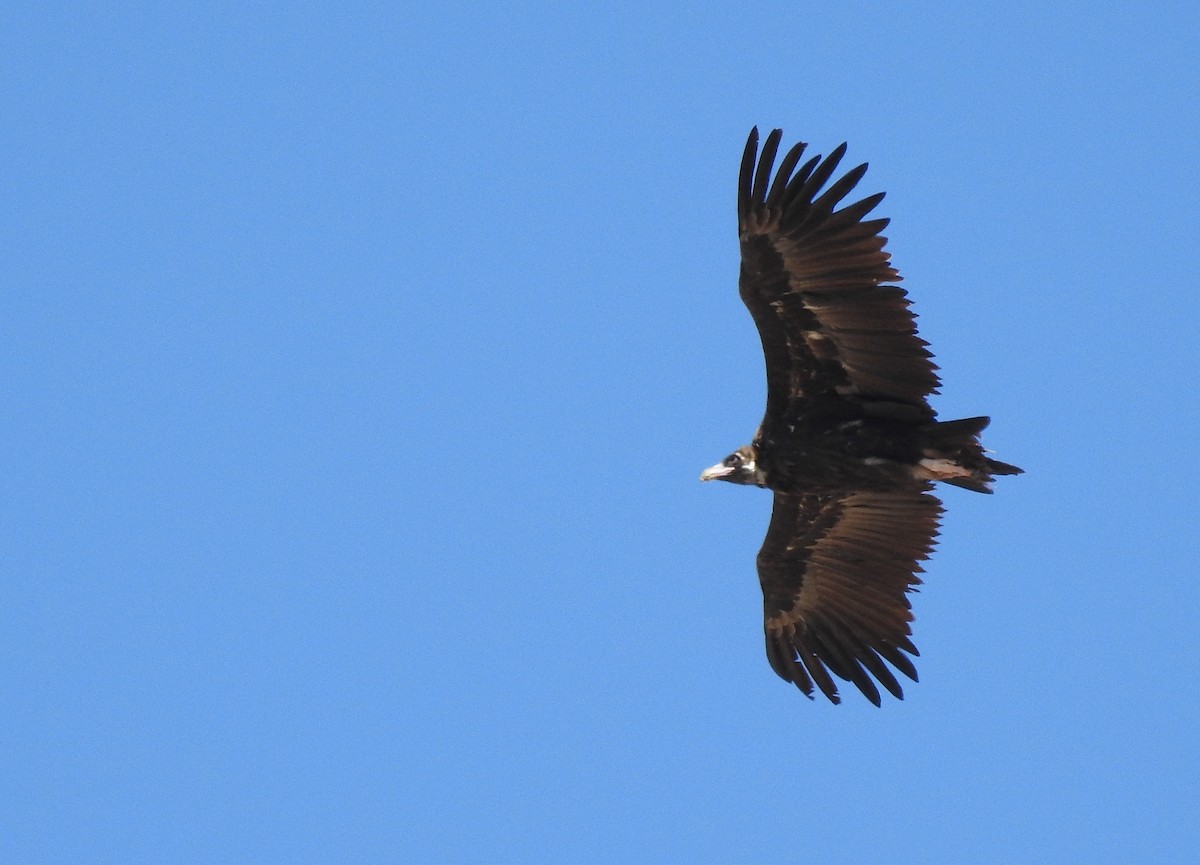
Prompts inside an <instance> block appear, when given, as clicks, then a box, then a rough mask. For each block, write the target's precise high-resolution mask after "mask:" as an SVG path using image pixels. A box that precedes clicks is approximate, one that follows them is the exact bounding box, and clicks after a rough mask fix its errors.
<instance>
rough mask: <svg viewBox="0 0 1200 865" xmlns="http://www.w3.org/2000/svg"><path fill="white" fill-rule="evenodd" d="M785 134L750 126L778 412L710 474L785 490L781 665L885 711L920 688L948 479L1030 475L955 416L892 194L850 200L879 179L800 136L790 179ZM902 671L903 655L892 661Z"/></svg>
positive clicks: (775, 662)
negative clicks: (908, 684)
mask: <svg viewBox="0 0 1200 865" xmlns="http://www.w3.org/2000/svg"><path fill="white" fill-rule="evenodd" d="M781 137H782V132H781V131H780V130H778V129H776V130H774V131H772V132H771V134H770V135H768V136H767V138H766V141H764V142H763V146H762V151H761V153H760V152H759V150H758V129H757V128H755V129H753V130H751V132H750V138H749V140H748V141H747V142H746V150H745V153H744V154H743V156H742V168H741V174H740V176H739V178H738V202H737V211H738V237H739V240H740V241H741V252H742V261H741V273H740V277H739V287H740V293H741V296H742V301H743V302H744V303H745V304H746V306H747V308H749V310H750V315H751V316H752V317H753V318H754V323H755V325H756V326H757V327H758V333H759V336H760V337H761V339H762V347H763V354H764V355H765V357H766V366H767V406H766V412H765V413H764V416H763V419H762V423H761V424H760V425H759V428H758V431H757V432H756V433H755V435H754V439H753V440H752V441H751V442H750V444H748V445H745V446H744V447H740V448H738V449H737V450H736V451H734V452H733V453H732V454H730V455H729V456H728V457H726V458H725V459H724V460H723V461H721V462H720V463H717V465H715V466H712V467H711V468H708V469H705V470H704V472H703V473H702V474H701V475H700V479H701V480H702V481H709V480H722V481H728V482H730V483H736V484H753V485H755V486H759V487H764V488H766V489H769V490H771V491H773V493H774V496H775V501H774V507H773V509H772V512H771V524H770V526H769V527H768V529H767V536H766V539H765V540H764V542H763V545H762V549H761V550H760V551H759V554H758V575H759V581H760V582H761V584H762V590H763V608H764V630H765V633H766V644H767V659H768V660H769V661H770V663H771V667H772V668H773V669H774V670H775V672H776V673H778V674H779V676H780V677H781V678H783V679H784V680H786V681H788V682H792V683H794V684H795V685H796V687H798V688H799V689H800V690H801V691H803V692H804V694H806V695H807V696H808V697H809V698H812V696H813V690H814V686H815V687H816V688H817V689H819V690H820V691H821V693H822V694H824V695H825V696H826V697H828V698H829V699H830V700H831V701H832V702H834V703H838V702H840V697H839V695H838V689H837V685H836V684H835V682H834V677H837V678H838V679H842V680H844V681H848V682H852V683H853V684H854V685H855V686H856V687H857V688H858V690H859V691H861V692H862V693H863V695H864V696H866V698H867V699H868V700H870V701H871V702H872V703H874V704H875V705H876V706H878V705H880V695H879V688H878V687H877V685H882V686H883V687H884V688H885V689H886V690H887V691H889V692H890V693H891V694H892V695H894V696H895V697H896V698H897V699H903V697H904V691H903V690H902V689H901V687H900V684H899V682H898V681H897V680H896V676H895V674H894V672H893V670H895V671H898V672H900V673H903V674H904V675H905V676H907V677H908V678H909V679H912V680H913V681H914V682H915V681H916V680H917V671H916V668H915V667H914V666H913V662H912V660H911V658H910V657H909V656H913V657H916V656H917V655H918V654H919V653H918V652H917V649H916V646H914V645H913V643H912V640H911V636H912V630H911V628H910V622H911V621H912V618H913V616H912V609H911V605H910V603H909V600H908V592H909V591H911V590H913V588H914V587H915V586H917V585H918V584H920V582H921V580H920V577H918V576H917V574H918V573H919V572H921V570H922V568H921V565H920V563H921V562H922V561H923V560H925V559H926V558H928V557H929V554H930V552H931V551H932V549H933V546H934V544H935V540H934V539H935V537H936V536H937V532H938V521H939V518H940V516H941V513H942V504H941V502H940V501H939V500H938V499H937V497H936V496H934V494H933V492H932V490H933V487H934V483H935V482H937V481H941V482H944V483H948V484H952V485H954V486H957V487H963V488H965V489H968V490H974V491H975V492H980V493H990V492H991V491H992V481H993V476H994V475H1015V474H1020V473H1021V469H1019V468H1017V467H1016V466H1012V465H1009V464H1007V463H1002V462H999V461H998V460H994V459H991V458H990V457H988V456H987V455H986V454H985V452H984V450H983V446H982V445H981V444H980V440H979V435H980V433H981V432H982V431H983V429H984V427H986V426H987V425H988V420H989V419H988V418H986V417H973V418H966V419H964V420H952V421H939V420H937V415H936V412H934V410H933V409H932V408H931V407H930V405H929V399H928V398H929V395H930V394H933V393H936V392H937V388H938V385H939V381H938V377H937V372H936V370H937V367H936V366H935V365H934V363H933V361H932V359H931V358H932V355H931V354H930V353H929V351H928V350H927V348H926V346H927V345H928V343H926V342H925V341H924V340H922V339H921V338H920V337H918V336H917V329H916V323H915V320H914V316H913V314H912V312H911V311H910V310H909V299H908V295H907V293H906V292H905V291H904V289H902V288H900V287H898V286H897V285H895V283H897V282H899V281H900V275H899V273H897V272H896V270H895V269H894V268H893V267H892V266H891V263H890V259H891V256H890V254H889V253H888V252H886V251H885V250H884V246H885V244H886V238H884V237H883V236H882V235H881V234H880V232H881V231H883V229H884V228H885V227H886V226H887V224H888V220H886V219H867V218H866V217H867V215H868V214H869V213H870V212H871V211H872V210H874V209H875V207H876V206H877V205H878V204H879V202H880V201H882V200H883V193H878V194H876V195H872V196H869V197H867V198H864V199H862V200H861V201H857V202H855V203H853V204H848V205H845V206H840V205H841V203H842V201H843V199H845V198H846V196H847V195H849V194H850V192H851V190H853V189H854V187H855V186H856V185H857V184H858V182H859V181H860V180H861V179H862V177H863V175H864V174H865V173H866V170H867V166H866V165H865V164H864V165H860V166H858V167H857V168H854V169H851V170H850V171H848V172H846V173H845V174H844V175H843V176H842V177H841V178H840V179H838V180H836V181H835V182H833V183H829V181H830V178H832V177H833V176H834V173H835V171H836V170H837V167H838V164H839V163H840V162H841V160H842V157H843V156H844V155H845V152H846V145H845V144H842V145H841V146H840V147H838V148H836V149H835V150H834V151H833V152H832V153H830V154H829V156H827V157H825V158H823V159H822V158H821V157H820V156H814V157H812V158H811V159H808V160H807V161H805V162H804V164H803V165H801V164H800V160H801V159H802V158H803V156H804V151H805V148H806V145H805V144H797V145H796V146H795V147H793V148H792V149H791V150H789V151H788V152H787V154H786V155H785V156H784V157H783V161H782V162H781V163H780V164H779V168H778V170H777V171H775V173H774V176H773V177H772V165H773V164H774V162H775V157H776V155H777V153H778V150H779V143H780V139H781ZM889 665H890V666H889Z"/></svg>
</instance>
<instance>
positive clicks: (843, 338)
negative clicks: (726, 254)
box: [738, 128, 938, 421]
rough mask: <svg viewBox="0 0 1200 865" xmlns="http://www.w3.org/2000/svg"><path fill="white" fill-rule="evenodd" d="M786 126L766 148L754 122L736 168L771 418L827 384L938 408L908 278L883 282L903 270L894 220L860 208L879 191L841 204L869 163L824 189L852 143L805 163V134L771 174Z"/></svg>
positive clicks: (746, 287)
mask: <svg viewBox="0 0 1200 865" xmlns="http://www.w3.org/2000/svg"><path fill="white" fill-rule="evenodd" d="M781 135H782V133H781V132H780V130H778V129H776V130H774V131H772V132H771V134H770V135H768V136H767V140H766V141H765V142H763V148H762V152H761V153H758V152H757V151H758V129H757V128H756V129H753V130H751V132H750V138H749V140H748V141H747V142H746V150H745V153H744V155H743V157H742V170H741V175H740V178H739V180H738V234H739V237H740V239H741V247H742V267H741V277H740V290H741V296H742V300H743V301H744V302H745V304H746V306H747V307H748V308H749V309H750V314H751V315H752V316H754V323H755V324H756V325H757V326H758V332H759V335H760V336H761V338H762V344H763V353H764V354H765V355H766V362H767V410H766V418H767V421H770V420H771V419H778V418H783V417H785V416H787V415H789V414H791V413H792V412H793V411H794V410H795V408H796V403H797V402H798V401H803V400H804V399H806V398H813V397H819V396H821V395H826V394H836V395H839V396H843V397H860V398H862V399H864V400H868V401H884V402H889V403H900V404H903V405H904V406H907V407H909V409H907V410H909V411H910V412H911V409H915V410H916V413H919V415H921V416H927V417H930V418H932V417H933V411H932V410H931V409H930V408H929V405H928V403H927V402H926V399H925V398H926V397H927V396H928V395H929V394H930V393H933V392H934V391H935V390H936V389H937V387H938V378H937V374H936V373H935V370H936V367H935V366H934V364H933V362H932V361H931V360H930V357H931V355H930V353H929V352H928V351H927V350H926V348H925V346H926V345H927V343H925V342H924V341H923V340H921V339H920V338H919V337H918V336H917V333H916V323H915V322H914V320H913V315H912V313H911V312H910V311H909V301H908V296H907V294H906V293H905V291H904V289H902V288H899V287H897V286H895V285H887V284H885V283H891V282H897V281H899V280H900V275H899V274H898V273H897V272H896V270H895V269H894V268H893V267H892V266H891V264H889V259H890V255H889V254H888V253H887V252H885V251H884V244H885V243H886V242H887V241H886V238H884V237H882V236H881V235H880V232H881V231H882V230H883V229H884V227H885V226H886V225H887V224H888V220H886V219H872V220H867V219H864V217H865V216H866V215H867V214H868V213H870V212H871V211H872V210H873V209H874V208H875V206H876V205H878V204H879V202H880V201H882V200H883V193H882V192H881V193H878V194H876V195H872V196H870V197H869V198H864V199H862V200H861V201H858V202H856V203H854V204H850V205H847V206H845V207H843V208H842V209H840V210H835V208H836V207H838V205H839V204H840V203H841V201H842V199H844V198H845V197H846V195H848V194H849V193H850V191H851V190H852V189H853V188H854V187H855V185H857V183H858V181H859V180H860V179H862V176H863V174H865V173H866V170H867V166H866V165H865V164H864V165H860V166H858V167H857V168H854V169H852V170H851V171H849V172H847V173H846V174H845V175H844V176H843V177H842V178H841V179H840V180H838V181H836V182H835V183H833V184H831V185H830V186H829V187H828V188H827V189H824V191H822V188H823V187H824V186H825V184H826V183H827V182H828V181H829V179H830V178H831V177H832V176H833V173H834V171H835V170H836V169H837V167H838V163H839V162H840V161H841V159H842V156H843V155H844V154H845V152H846V145H845V144H843V145H841V146H840V147H838V148H837V149H836V150H834V151H833V153H831V154H830V155H829V156H828V157H826V158H825V159H821V157H819V156H817V157H813V158H812V159H809V160H808V161H807V162H805V163H804V164H803V165H800V166H799V168H797V165H798V164H799V162H800V158H801V156H802V155H803V153H804V148H805V146H806V145H804V144H797V145H796V146H795V147H793V148H792V149H791V150H790V151H788V153H787V155H786V156H784V158H783V161H782V162H781V163H780V165H779V170H778V171H777V172H776V173H775V177H774V180H772V179H771V167H772V165H773V163H774V162H775V155H776V152H777V151H778V149H779V141H780V138H781ZM756 156H757V159H756ZM916 413H913V414H914V416H916Z"/></svg>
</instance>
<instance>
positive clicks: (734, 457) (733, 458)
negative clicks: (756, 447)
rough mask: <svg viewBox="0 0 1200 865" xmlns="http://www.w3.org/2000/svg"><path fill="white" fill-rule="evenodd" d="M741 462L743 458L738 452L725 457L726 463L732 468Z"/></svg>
mask: <svg viewBox="0 0 1200 865" xmlns="http://www.w3.org/2000/svg"><path fill="white" fill-rule="evenodd" d="M741 464H742V458H741V456H740V455H738V454H730V455H729V456H727V457H725V465H727V466H729V467H730V468H731V469H736V468H737V467H738V466H740V465H741Z"/></svg>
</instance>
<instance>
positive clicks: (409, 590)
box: [0, 2, 1200, 865]
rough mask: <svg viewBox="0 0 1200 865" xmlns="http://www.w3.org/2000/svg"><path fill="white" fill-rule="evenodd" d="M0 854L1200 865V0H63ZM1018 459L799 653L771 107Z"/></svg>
mask: <svg viewBox="0 0 1200 865" xmlns="http://www.w3.org/2000/svg"><path fill="white" fill-rule="evenodd" d="M3 18H4V25H5V26H4V27H3V28H0V34H2V35H0V49H2V50H0V69H2V73H3V82H4V83H3V87H2V103H0V107H2V108H3V113H4V116H5V118H6V120H5V123H4V131H3V133H2V135H0V157H3V159H2V164H3V165H4V171H3V177H4V194H3V195H2V196H0V219H2V220H3V222H2V225H0V229H2V230H0V236H2V237H3V243H4V247H5V254H4V255H3V256H0V287H2V288H0V291H2V292H3V307H2V310H3V313H2V315H0V341H2V344H3V346H4V348H5V351H4V356H5V362H4V363H3V364H2V365H0V376H2V381H0V384H2V386H3V389H2V392H3V394H4V399H5V408H6V410H5V411H4V412H3V413H2V415H0V416H2V417H3V420H2V421H0V423H2V424H3V428H2V433H3V434H2V440H3V442H4V452H5V454H6V455H7V459H6V460H5V470H4V472H3V481H2V485H3V491H4V495H3V496H2V497H0V500H2V502H3V508H4V513H3V519H2V526H0V543H2V545H3V547H2V549H0V559H2V561H3V562H4V564H3V573H4V582H3V584H4V600H3V603H0V670H2V678H0V681H2V682H3V695H2V696H0V713H2V716H0V755H2V756H0V801H2V802H3V807H2V808H0V820H2V821H3V822H2V824H0V859H3V860H4V861H6V862H14V863H16V862H20V863H60V862H61V863H82V862H87V863H107V862H113V863H142V862H145V863H161V862H218V861H226V862H281V863H284V862H286V863H297V862H381V863H382V862H422V863H457V862H521V863H527V862H555V863H562V862H568V863H587V862H619V861H633V862H655V863H657V862H664V863H667V862H670V863H675V862H682V861H686V862H694V863H706V862H712V863H722V862H738V861H741V862H755V861H765V860H768V859H787V860H792V859H803V860H806V861H816V862H879V861H885V859H886V860H887V861H897V862H922V863H960V862H963V861H971V862H975V863H1011V862H1057V863H1074V862H1087V863H1092V865H1095V863H1126V862H1132V861H1146V862H1156V863H1185V862H1193V861H1195V860H1194V856H1195V851H1196V849H1197V848H1198V847H1200V829H1197V823H1196V817H1195V815H1196V814H1197V813H1200V787H1198V785H1197V781H1196V778H1197V776H1198V775H1200V759H1198V755H1197V748H1196V730H1197V729H1198V726H1200V698H1198V697H1197V695H1196V677H1197V672H1196V654H1197V649H1198V648H1200V647H1198V645H1197V638H1196V634H1197V628H1196V621H1197V619H1198V617H1200V601H1198V593H1197V588H1196V552H1197V549H1196V547H1197V536H1198V532H1197V529H1196V517H1195V510H1196V493H1195V486H1196V484H1195V482H1194V479H1193V477H1192V475H1193V473H1194V472H1193V469H1194V466H1195V463H1196V460H1195V454H1194V447H1195V442H1196V429H1197V424H1198V423H1200V403H1198V399H1197V393H1196V386H1195V378H1196V376H1195V373H1194V370H1195V365H1196V357H1197V354H1196V353H1197V336H1196V334H1197V328H1198V325H1200V321H1198V315H1197V311H1198V304H1197V301H1196V288H1195V282H1196V275H1195V258H1196V254H1195V253H1196V236H1195V233H1196V226H1197V224H1200V204H1198V200H1200V196H1198V194H1197V193H1198V192H1200V190H1198V188H1197V186H1198V183H1197V169H1196V141H1197V137H1198V132H1200V111H1198V108H1197V104H1198V103H1197V101H1196V94H1197V92H1200V81H1198V78H1200V74H1198V71H1197V70H1198V69H1200V67H1198V66H1197V64H1196V56H1195V45H1196V43H1197V40H1198V38H1200V12H1198V11H1197V9H1196V7H1195V5H1194V4H1187V3H1175V4H1173V3H1152V4H1148V5H1142V6H1137V7H1134V6H1130V5H1126V6H1123V7H1122V6H1119V5H1117V4H1094V3H1093V4H1089V3H1059V4H1043V3H1009V2H1000V3H995V4H988V5H987V6H983V5H980V6H979V7H978V8H974V9H971V10H970V11H968V10H967V9H966V8H965V7H963V6H962V5H961V4H950V3H945V4H927V5H924V6H922V7H918V6H908V5H907V4H905V5H901V4H894V5H893V6H891V7H887V8H885V7H884V6H883V5H882V4H863V3H853V2H851V3H839V4H820V5H816V4H769V5H765V6H760V7H756V8H754V9H748V8H746V5H745V4H733V3H718V4H710V5H708V6H706V7H705V8H704V9H703V10H696V9H694V8H691V7H685V6H674V7H662V6H660V7H657V8H652V9H647V8H646V7H645V6H644V5H643V4H601V5H599V6H595V7H591V8H586V9H585V8H582V7H569V6H568V7H564V6H562V5H559V4H545V5H540V4H504V5H499V4H496V5H492V6H487V7H485V6H482V5H476V4H457V5H456V4H448V5H444V6H440V7H437V8H429V9H426V10H416V9H404V8H403V7H402V6H397V5H393V4H369V5H362V6H356V7H344V6H341V5H335V4H307V3H300V4H277V5H262V4H252V5H246V4H228V5H221V4H169V5H164V4H145V5H137V4H120V3H110V4H104V5H103V8H100V7H95V6H93V7H90V8H85V9H80V8H76V7H74V6H70V5H66V4H62V5H55V4H37V5H32V4H19V5H18V6H16V7H14V8H10V9H9V10H8V11H7V12H5V13H4V16H3ZM755 124H757V125H759V126H760V128H763V129H769V128H771V127H773V126H781V127H783V129H784V131H785V139H786V141H787V142H791V141H794V140H797V139H803V140H806V141H809V142H811V145H812V147H813V148H815V150H816V151H817V152H828V151H829V150H830V149H831V148H832V147H834V146H836V145H837V144H838V143H840V142H841V141H843V140H845V141H848V142H849V144H850V153H849V159H850V160H851V162H852V163H857V162H859V161H870V162H871V169H870V171H869V173H868V175H867V177H866V179H865V180H864V181H863V183H862V185H861V186H860V189H861V190H862V191H863V193H864V194H867V193H870V192H874V191H877V190H886V191H887V192H888V198H887V200H886V201H885V202H884V204H883V205H881V208H880V213H881V214H882V215H885V216H888V217H891V218H892V220H893V223H892V226H891V227H890V229H889V231H888V236H889V238H890V249H891V251H892V252H893V255H894V262H895V264H896V265H897V266H898V267H899V269H900V271H901V272H902V273H903V274H904V276H905V283H904V284H905V286H906V287H907V288H908V289H909V291H910V292H911V294H912V295H913V297H914V299H915V303H916V309H917V312H918V313H919V315H920V322H919V323H920V328H921V333H922V335H923V336H924V337H925V338H926V339H927V340H929V341H930V342H931V343H932V345H933V350H934V351H935V353H936V355H937V360H938V362H939V364H940V365H941V366H942V369H943V378H944V382H945V385H944V388H943V391H942V394H941V396H940V397H938V398H937V399H936V402H935V405H936V407H937V408H938V410H939V412H940V413H941V415H942V416H943V417H947V418H951V417H959V416H968V415H975V414H984V413H986V414H991V415H992V416H993V423H992V427H991V429H990V430H989V431H988V434H987V443H988V445H989V446H990V447H991V448H992V449H993V450H995V451H996V453H997V455H998V456H999V457H1000V458H1002V459H1005V460H1008V461H1011V462H1015V463H1017V464H1019V465H1021V466H1023V467H1024V468H1025V469H1026V470H1027V474H1026V475H1024V476H1022V477H1020V478H1015V479H1002V481H1001V482H1000V483H999V484H998V489H997V494H996V495H995V496H992V497H984V496H978V495H973V494H970V493H966V492H962V491H959V490H953V489H951V490H947V491H945V493H944V498H945V501H946V503H947V507H948V514H947V517H946V520H945V526H944V531H943V535H942V540H941V545H940V547H939V549H938V552H937V553H936V555H935V557H934V559H933V560H932V562H931V563H930V564H929V567H928V569H927V575H926V585H925V587H924V590H923V591H922V593H921V594H919V595H917V596H916V599H915V609H916V614H917V621H916V624H915V633H916V642H917V645H918V646H919V647H920V649H921V652H922V657H921V659H920V662H919V665H918V666H919V670H920V673H921V682H920V684H916V685H912V686H911V687H909V688H908V689H907V698H906V700H905V701H904V702H902V703H901V702H896V701H891V702H888V703H885V704H884V705H883V707H882V708H881V709H876V708H875V707H873V706H871V705H869V704H867V703H866V702H865V701H864V700H861V699H858V698H857V695H855V694H854V693H853V691H852V689H851V691H850V693H848V695H847V696H848V699H847V700H846V702H845V703H844V704H843V705H842V706H838V707H834V706H831V705H828V704H825V703H823V702H814V703H810V702H809V701H808V700H805V699H803V697H802V696H801V695H800V694H799V693H798V692H797V691H796V690H795V689H794V688H791V687H790V686H787V685H785V684H784V683H782V682H781V681H779V680H778V679H777V678H776V677H775V676H774V674H773V673H772V672H771V670H770V669H769V667H768V666H767V663H766V660H765V658H764V656H763V647H762V631H761V598H760V595H759V590H758V586H757V579H756V576H755V572H754V556H755V553H756V551H757V549H758V545H759V543H760V541H761V538H762V534H763V532H764V531H765V527H766V521H767V517H768V513H769V509H770V497H769V496H768V495H766V494H765V493H762V492H761V491H758V490H754V489H750V488H734V487H728V486H723V485H715V486H714V485H706V486H701V485H700V484H699V482H698V481H697V474H698V472H699V471H700V469H702V468H703V467H705V466H707V465H710V464H711V463H713V462H715V461H716V460H718V459H720V458H721V457H723V456H724V455H725V454H726V453H728V452H729V451H730V450H731V449H733V448H734V447H735V446H737V445H739V444H742V443H743V442H744V441H745V440H747V439H748V438H749V436H750V435H751V434H752V432H753V430H754V427H755V426H756V424H757V422H758V420H759V417H760V415H761V411H762V401H763V394H764V385H763V375H762V359H761V355H760V352H759V346H758V344H757V337H756V335H755V332H754V329H753V325H752V323H751V321H750V318H749V316H748V314H747V313H746V312H745V310H744V308H743V307H742V306H741V304H740V302H739V300H738V297H737V292H736V274H737V246H736V239H735V231H734V190H735V180H736V173H737V167H738V162H739V158H740V154H741V148H742V145H743V143H744V141H745V136H746V133H747V131H748V130H749V128H750V127H751V126H752V125H755Z"/></svg>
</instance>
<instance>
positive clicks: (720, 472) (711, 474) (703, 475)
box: [700, 463, 734, 481]
mask: <svg viewBox="0 0 1200 865" xmlns="http://www.w3.org/2000/svg"><path fill="white" fill-rule="evenodd" d="M733 472H734V469H733V466H727V465H725V463H717V464H716V465H715V466H710V467H709V468H706V469H705V470H704V471H702V472H700V480H702V481H715V480H718V479H720V478H723V477H727V476H729V475H731V474H733Z"/></svg>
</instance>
